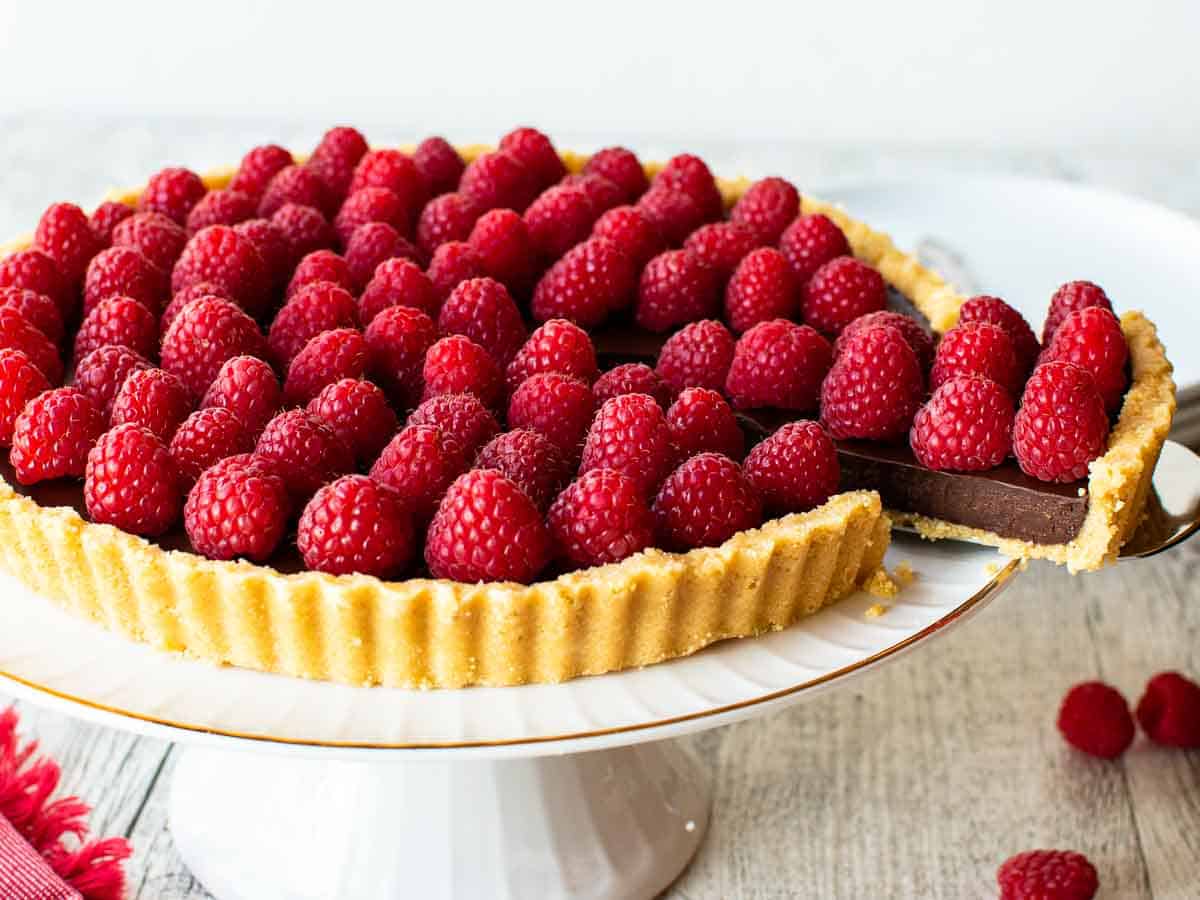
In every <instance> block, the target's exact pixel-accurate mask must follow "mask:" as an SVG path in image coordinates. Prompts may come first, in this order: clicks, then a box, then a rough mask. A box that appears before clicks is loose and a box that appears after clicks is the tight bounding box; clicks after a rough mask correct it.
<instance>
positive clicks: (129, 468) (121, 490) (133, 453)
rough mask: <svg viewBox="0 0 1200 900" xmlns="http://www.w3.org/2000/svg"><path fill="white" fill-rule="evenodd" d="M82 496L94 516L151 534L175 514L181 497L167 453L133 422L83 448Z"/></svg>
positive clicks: (124, 528) (164, 527) (165, 526)
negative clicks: (89, 446)
mask: <svg viewBox="0 0 1200 900" xmlns="http://www.w3.org/2000/svg"><path fill="white" fill-rule="evenodd" d="M83 499H84V502H85V504H86V505H87V512H88V515H89V516H90V517H91V519H92V521H93V522H100V523H103V524H106V525H113V526H115V527H117V528H120V529H121V530H122V531H127V532H129V533H130V534H140V535H143V536H145V537H153V536H155V535H159V534H162V533H163V532H165V531H167V530H168V529H169V528H170V527H171V526H172V525H174V524H175V522H176V520H177V519H178V518H179V511H180V508H181V507H182V506H183V497H182V496H181V493H180V480H179V473H178V472H177V471H176V469H175V462H174V460H172V459H171V453H170V451H169V450H167V448H166V446H165V445H164V444H163V442H162V441H160V440H159V439H158V438H157V437H156V436H155V435H154V433H153V432H151V431H148V430H146V429H145V428H142V427H140V426H138V425H118V426H117V427H116V428H113V429H112V430H110V431H106V432H105V433H104V434H102V435H101V436H100V439H99V440H98V441H96V445H95V446H94V447H93V448H92V449H91V452H90V453H88V457H87V466H86V467H85V471H84V481H83Z"/></svg>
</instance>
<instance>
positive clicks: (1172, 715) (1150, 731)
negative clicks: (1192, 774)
mask: <svg viewBox="0 0 1200 900" xmlns="http://www.w3.org/2000/svg"><path fill="white" fill-rule="evenodd" d="M1137 720H1138V722H1139V723H1140V724H1141V726H1142V730H1143V731H1145V732H1146V736H1147V737H1148V738H1150V740H1152V741H1154V742H1155V743H1156V744H1163V745H1165V746H1167V747H1182V748H1185V749H1189V750H1191V749H1195V748H1197V747H1200V684H1196V682H1194V681H1192V680H1191V679H1190V678H1185V677H1184V676H1183V675H1180V674H1179V673H1178V672H1160V673H1159V674H1158V675H1155V676H1154V677H1153V678H1151V679H1150V681H1149V682H1148V683H1147V684H1146V691H1145V693H1143V694H1142V698H1141V699H1140V700H1139V701H1138V705H1137Z"/></svg>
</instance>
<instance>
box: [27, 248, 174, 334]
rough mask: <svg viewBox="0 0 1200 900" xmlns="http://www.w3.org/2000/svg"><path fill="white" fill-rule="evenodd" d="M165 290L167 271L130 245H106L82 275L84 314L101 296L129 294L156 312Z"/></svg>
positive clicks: (128, 295)
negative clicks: (107, 246) (105, 248)
mask: <svg viewBox="0 0 1200 900" xmlns="http://www.w3.org/2000/svg"><path fill="white" fill-rule="evenodd" d="M168 292H169V278H168V276H167V273H166V272H164V271H163V270H162V269H160V268H158V267H157V266H155V265H154V264H153V263H152V262H150V260H148V259H146V257H145V256H143V255H142V254H141V253H139V252H138V251H137V250H134V249H133V248H132V247H109V248H108V249H107V250H101V251H100V252H99V253H97V254H96V255H95V256H93V257H92V259H91V262H89V263H88V266H87V271H86V273H85V274H84V279H83V314H84V315H85V316H86V315H87V314H88V313H90V312H91V311H92V310H93V309H95V308H96V305H97V304H98V303H99V302H100V301H101V300H107V299H108V298H109V297H116V296H124V297H132V298H133V299H134V300H137V301H139V302H140V303H141V304H143V305H144V306H145V307H146V308H147V309H149V310H150V311H151V312H158V311H159V310H160V309H161V308H162V307H163V301H164V299H165V298H166V296H167V294H168ZM43 330H44V329H43ZM47 336H50V334H49V332H47Z"/></svg>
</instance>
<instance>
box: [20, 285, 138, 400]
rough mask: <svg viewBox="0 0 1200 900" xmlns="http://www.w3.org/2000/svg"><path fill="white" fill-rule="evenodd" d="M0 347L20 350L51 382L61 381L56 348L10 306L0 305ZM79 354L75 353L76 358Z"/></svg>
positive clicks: (61, 369)
mask: <svg viewBox="0 0 1200 900" xmlns="http://www.w3.org/2000/svg"><path fill="white" fill-rule="evenodd" d="M129 302H131V303H132V302H133V301H132V300H131V301H129ZM135 305H136V304H135ZM84 324H85V325H86V324H87V322H86V321H85V322H84ZM105 343H108V342H105ZM0 348H7V349H10V350H20V351H21V352H22V353H24V354H25V355H26V356H27V357H29V361H30V362H32V363H33V364H34V365H35V366H37V367H38V369H39V370H41V373H42V374H43V375H45V376H46V378H47V379H48V380H49V381H50V383H51V384H58V383H59V382H60V381H62V375H63V364H62V360H61V359H60V358H59V355H58V348H57V347H55V346H54V344H53V343H52V342H51V341H50V339H49V338H48V337H46V336H45V335H44V334H42V332H40V331H38V330H37V328H35V327H34V326H33V325H31V324H30V323H29V320H28V319H26V318H25V317H24V316H23V315H21V314H20V313H19V312H17V311H16V310H15V309H13V308H11V307H3V306H0ZM88 349H91V348H90V347H89V348H88ZM79 355H80V354H77V355H76V358H78V356H79Z"/></svg>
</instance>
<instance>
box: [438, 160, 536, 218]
mask: <svg viewBox="0 0 1200 900" xmlns="http://www.w3.org/2000/svg"><path fill="white" fill-rule="evenodd" d="M458 191H459V193H460V194H462V195H463V196H465V197H466V198H467V199H469V200H470V201H471V202H472V203H473V204H474V205H475V208H476V209H477V210H478V211H479V212H487V211H488V210H489V209H497V208H499V207H507V208H508V209H515V210H516V211H517V212H521V213H523V212H524V211H525V207H526V206H528V205H529V204H530V202H532V200H533V198H534V197H536V196H537V192H538V185H537V178H536V176H535V175H534V173H533V172H531V171H530V170H529V169H528V168H527V167H526V166H525V164H524V163H523V162H521V161H520V160H519V159H517V158H516V157H515V156H513V155H512V154H511V153H508V152H507V151H504V150H496V151H493V152H491V153H484V154H482V155H480V156H477V157H475V159H474V160H473V161H472V162H471V164H470V165H469V166H467V168H466V170H465V171H464V172H463V174H462V178H461V179H460V180H459V183H458Z"/></svg>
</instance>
